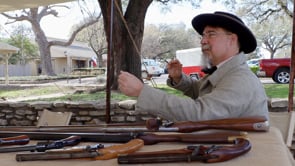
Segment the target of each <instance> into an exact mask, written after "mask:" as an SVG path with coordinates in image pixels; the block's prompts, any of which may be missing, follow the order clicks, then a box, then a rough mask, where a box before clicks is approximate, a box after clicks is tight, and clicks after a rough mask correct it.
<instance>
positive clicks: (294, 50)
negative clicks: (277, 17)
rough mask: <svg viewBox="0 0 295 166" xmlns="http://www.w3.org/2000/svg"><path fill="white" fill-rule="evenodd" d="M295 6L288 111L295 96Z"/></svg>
mask: <svg viewBox="0 0 295 166" xmlns="http://www.w3.org/2000/svg"><path fill="white" fill-rule="evenodd" d="M293 3H295V0H294V2H293ZM294 16H295V8H294V9H293V32H292V49H291V68H290V81H289V97H288V112H291V111H293V96H294V73H295V68H294V67H295V59H294V58H295V43H294V42H295V41H294V40H295V17H294Z"/></svg>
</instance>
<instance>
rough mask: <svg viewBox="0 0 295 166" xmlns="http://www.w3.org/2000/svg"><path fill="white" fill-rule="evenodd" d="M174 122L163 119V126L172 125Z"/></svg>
mask: <svg viewBox="0 0 295 166" xmlns="http://www.w3.org/2000/svg"><path fill="white" fill-rule="evenodd" d="M173 124H174V122H172V121H169V120H166V121H162V126H163V127H171V126H172V125H173Z"/></svg>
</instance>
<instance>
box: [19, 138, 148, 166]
mask: <svg viewBox="0 0 295 166" xmlns="http://www.w3.org/2000/svg"><path fill="white" fill-rule="evenodd" d="M142 146H143V141H142V140H141V139H133V140H131V141H129V142H127V143H125V144H118V145H111V146H109V147H106V148H99V149H97V150H96V151H88V150H85V149H87V148H82V149H81V151H77V149H73V150H71V149H67V150H54V151H50V150H49V151H46V152H39V153H19V154H16V161H34V160H60V159H79V158H89V159H92V160H108V159H113V158H117V157H118V155H120V154H129V153H133V152H135V151H137V150H138V149H140V148H141V147H142ZM83 149H84V150H83Z"/></svg>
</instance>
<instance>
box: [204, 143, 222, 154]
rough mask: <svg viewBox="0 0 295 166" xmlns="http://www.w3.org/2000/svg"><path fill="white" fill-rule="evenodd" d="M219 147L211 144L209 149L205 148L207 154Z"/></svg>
mask: <svg viewBox="0 0 295 166" xmlns="http://www.w3.org/2000/svg"><path fill="white" fill-rule="evenodd" d="M218 149H219V146H216V145H212V146H210V147H209V148H208V149H206V150H205V153H206V154H210V153H212V152H214V151H216V150H218Z"/></svg>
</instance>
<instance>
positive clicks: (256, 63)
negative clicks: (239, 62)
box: [247, 59, 259, 67]
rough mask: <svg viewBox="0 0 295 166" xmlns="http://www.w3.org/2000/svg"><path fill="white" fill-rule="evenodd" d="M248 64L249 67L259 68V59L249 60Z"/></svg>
mask: <svg viewBox="0 0 295 166" xmlns="http://www.w3.org/2000/svg"><path fill="white" fill-rule="evenodd" d="M247 64H248V66H249V67H256V66H259V59H250V60H247Z"/></svg>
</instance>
